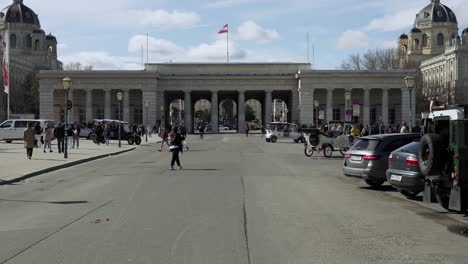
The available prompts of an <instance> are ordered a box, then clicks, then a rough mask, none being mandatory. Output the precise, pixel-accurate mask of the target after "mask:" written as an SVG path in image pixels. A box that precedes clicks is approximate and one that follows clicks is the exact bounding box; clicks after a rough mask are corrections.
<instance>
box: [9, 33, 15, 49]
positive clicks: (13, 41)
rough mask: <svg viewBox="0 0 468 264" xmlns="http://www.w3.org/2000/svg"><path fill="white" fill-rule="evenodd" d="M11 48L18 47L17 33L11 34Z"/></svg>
mask: <svg viewBox="0 0 468 264" xmlns="http://www.w3.org/2000/svg"><path fill="white" fill-rule="evenodd" d="M10 48H12V49H16V35H15V34H11V35H10Z"/></svg>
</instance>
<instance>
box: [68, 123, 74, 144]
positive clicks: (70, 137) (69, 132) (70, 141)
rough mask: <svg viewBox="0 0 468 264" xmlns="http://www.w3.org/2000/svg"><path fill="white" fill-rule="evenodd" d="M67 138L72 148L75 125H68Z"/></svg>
mask: <svg viewBox="0 0 468 264" xmlns="http://www.w3.org/2000/svg"><path fill="white" fill-rule="evenodd" d="M67 139H68V142H67V144H68V148H72V144H73V125H70V124H69V125H68V126H67Z"/></svg>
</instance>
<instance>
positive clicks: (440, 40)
mask: <svg viewBox="0 0 468 264" xmlns="http://www.w3.org/2000/svg"><path fill="white" fill-rule="evenodd" d="M437 46H444V34H442V33H439V34H437Z"/></svg>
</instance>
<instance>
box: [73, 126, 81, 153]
mask: <svg viewBox="0 0 468 264" xmlns="http://www.w3.org/2000/svg"><path fill="white" fill-rule="evenodd" d="M80 134H81V129H80V126H79V125H78V124H75V127H74V128H73V148H75V146H76V148H77V149H79V148H80Z"/></svg>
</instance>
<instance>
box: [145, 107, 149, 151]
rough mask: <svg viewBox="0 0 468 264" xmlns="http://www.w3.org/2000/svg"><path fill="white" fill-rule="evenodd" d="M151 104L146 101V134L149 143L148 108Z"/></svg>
mask: <svg viewBox="0 0 468 264" xmlns="http://www.w3.org/2000/svg"><path fill="white" fill-rule="evenodd" d="M149 104H150V102H149V101H145V109H146V128H145V134H146V142H148V107H149Z"/></svg>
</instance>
